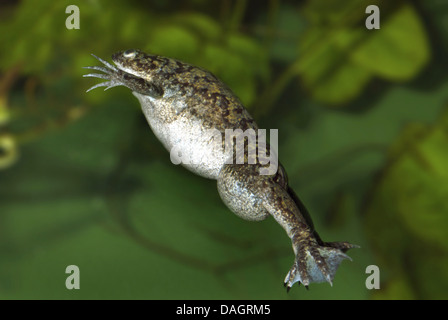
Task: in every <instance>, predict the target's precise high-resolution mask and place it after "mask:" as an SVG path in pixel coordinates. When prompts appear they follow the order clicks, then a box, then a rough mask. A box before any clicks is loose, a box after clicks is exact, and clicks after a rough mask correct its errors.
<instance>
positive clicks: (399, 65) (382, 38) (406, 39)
mask: <svg viewBox="0 0 448 320" xmlns="http://www.w3.org/2000/svg"><path fill="white" fill-rule="evenodd" d="M429 55H430V54H429V44H428V41H427V36H426V33H425V30H424V27H423V24H422V23H421V21H420V19H419V17H418V15H417V13H416V12H415V10H414V8H413V7H412V6H410V5H403V6H402V7H401V8H400V9H399V10H398V11H397V12H395V13H394V14H393V15H392V16H391V17H390V18H389V19H387V20H386V21H383V23H382V24H381V29H380V32H375V31H373V32H372V35H371V36H370V37H368V38H367V40H366V41H365V42H364V43H363V44H362V45H361V46H360V47H358V48H357V49H355V50H353V51H352V53H351V59H352V61H353V62H355V63H356V64H357V66H358V67H359V68H363V69H365V70H369V71H371V72H372V73H374V74H375V75H377V76H380V77H382V78H385V79H388V80H393V81H404V80H410V79H412V78H413V77H414V76H415V75H416V74H417V73H418V72H419V71H420V70H421V69H422V67H423V66H425V64H426V63H427V62H428V60H429Z"/></svg>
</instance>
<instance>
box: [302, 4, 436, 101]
mask: <svg viewBox="0 0 448 320" xmlns="http://www.w3.org/2000/svg"><path fill="white" fill-rule="evenodd" d="M316 3H317V4H318V5H316ZM333 4H334V1H333V2H332V1H330V2H328V3H327V2H325V3H324V2H322V1H320V0H315V1H310V2H309V4H308V5H307V7H306V8H305V10H306V13H307V16H308V17H309V19H310V20H311V22H313V24H311V25H310V26H309V29H308V30H307V31H306V32H305V33H304V38H303V39H302V40H301V45H300V52H301V53H300V55H299V59H298V60H297V62H296V65H297V67H296V70H297V72H298V74H299V75H300V77H301V80H302V82H303V84H304V86H305V88H306V89H307V90H309V91H310V92H311V95H312V96H313V97H314V98H315V99H317V100H319V101H323V102H326V103H329V104H331V105H341V104H343V103H346V102H348V101H350V100H352V99H353V98H355V97H357V96H358V95H359V94H360V93H361V92H362V90H363V89H364V88H365V86H366V85H367V84H368V83H369V80H370V79H371V78H372V77H374V76H378V77H382V78H385V79H387V80H391V81H398V80H399V81H404V80H411V79H412V78H413V77H415V76H416V75H417V74H418V72H419V71H420V70H422V68H423V67H424V66H425V65H426V64H427V62H428V60H429V56H430V55H429V44H428V41H427V36H426V32H425V30H424V27H423V25H422V23H421V22H420V18H419V16H418V15H417V14H416V12H415V10H414V8H413V7H412V6H411V5H408V4H403V5H401V6H399V8H398V9H394V10H393V11H391V12H387V9H384V8H382V11H381V17H382V18H381V29H380V30H367V28H366V27H365V25H364V19H366V17H367V15H365V13H364V10H365V8H364V7H363V5H361V4H360V3H359V2H358V1H356V0H353V1H351V2H350V4H351V5H347V6H340V5H339V4H337V6H335V7H333ZM322 7H324V8H325V10H327V11H324V12H327V13H328V14H327V15H325V13H321V12H317V10H318V9H319V10H321V9H322ZM385 16H387V19H386V18H384V17H385ZM317 17H319V18H317Z"/></svg>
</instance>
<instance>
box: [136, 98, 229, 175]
mask: <svg viewBox="0 0 448 320" xmlns="http://www.w3.org/2000/svg"><path fill="white" fill-rule="evenodd" d="M133 94H134V95H135V96H136V97H137V98H138V99H139V101H140V103H141V106H142V110H143V113H144V114H145V117H146V120H147V121H148V124H149V126H150V127H151V129H152V130H153V132H154V134H155V135H156V137H157V138H158V139H159V140H160V141H161V142H162V144H163V145H164V146H165V148H166V149H167V150H168V151H169V152H170V159H171V161H172V162H173V163H174V164H182V165H183V166H184V167H186V168H187V169H189V170H190V171H192V172H194V173H196V174H198V175H200V176H202V177H205V178H210V179H215V180H216V179H217V178H218V175H219V172H220V171H221V168H222V167H223V166H224V164H225V163H226V161H228V159H233V158H232V157H231V156H232V154H231V151H232V150H230V153H229V152H226V151H225V150H224V148H223V144H222V135H221V133H220V132H219V131H218V130H210V129H206V128H204V127H203V125H202V123H201V122H200V121H199V120H195V119H187V118H186V117H176V119H174V118H173V116H174V115H176V111H180V110H176V106H175V105H174V106H173V105H172V104H170V105H167V104H169V103H171V102H168V101H164V99H163V100H162V99H154V98H151V97H149V96H144V95H141V94H138V93H135V92H134V93H133Z"/></svg>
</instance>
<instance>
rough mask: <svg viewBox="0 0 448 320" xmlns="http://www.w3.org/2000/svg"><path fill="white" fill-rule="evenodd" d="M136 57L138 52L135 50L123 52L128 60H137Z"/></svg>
mask: <svg viewBox="0 0 448 320" xmlns="http://www.w3.org/2000/svg"><path fill="white" fill-rule="evenodd" d="M136 55H137V50H134V49H130V50H126V51H125V52H123V57H125V58H127V59H132V58H135V56H136Z"/></svg>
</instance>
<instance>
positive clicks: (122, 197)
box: [0, 0, 448, 299]
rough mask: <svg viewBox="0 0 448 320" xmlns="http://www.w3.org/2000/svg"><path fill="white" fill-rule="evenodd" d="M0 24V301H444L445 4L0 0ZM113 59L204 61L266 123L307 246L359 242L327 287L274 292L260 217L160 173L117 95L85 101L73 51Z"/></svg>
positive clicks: (211, 189)
mask: <svg viewBox="0 0 448 320" xmlns="http://www.w3.org/2000/svg"><path fill="white" fill-rule="evenodd" d="M70 4H76V5H78V7H79V9H80V29H79V30H68V29H67V28H66V27H65V20H66V19H67V17H68V16H69V14H66V13H65V8H66V7H67V6H68V5H70ZM368 4H376V5H378V6H379V8H380V10H381V29H379V30H370V31H369V30H367V29H366V27H365V19H366V18H367V17H368V15H367V14H366V13H365V8H366V6H367V5H368ZM0 19H1V20H0V21H1V22H0V46H1V48H0V76H1V77H0V298H1V299H106V298H112V299H371V298H380V299H441V298H445V299H446V298H447V297H448V296H447V290H446V288H448V255H447V252H448V245H447V243H448V242H447V240H448V234H447V230H448V113H447V112H446V110H447V108H448V73H447V70H448V68H447V65H448V63H447V59H446V57H447V54H448V24H447V21H448V4H447V3H446V1H441V0H430V1H423V0H419V1H417V0H415V1H393V3H392V4H391V1H374V0H372V1H369V3H366V1H362V0H348V1H337V0H308V1H276V0H271V1H230V0H220V1H201V0H189V1H147V2H144V3H142V2H140V1H114V2H109V1H75V2H73V1H57V2H55V1H49V0H48V1H47V0H41V1H7V2H4V3H2V4H1V5H0ZM129 48H140V49H142V50H144V51H147V52H151V53H156V54H161V55H165V56H170V57H174V58H178V59H181V60H184V61H187V62H190V63H193V64H196V65H199V66H202V67H204V68H206V69H209V70H211V71H212V72H214V73H215V74H216V75H218V76H219V77H220V78H221V79H223V80H224V82H226V83H227V84H228V85H229V86H230V87H231V88H232V89H233V90H234V91H235V93H236V94H237V95H238V96H239V97H240V98H241V99H242V101H243V102H244V104H245V105H246V107H247V108H248V110H249V111H250V113H251V114H252V115H253V116H254V117H255V118H256V120H257V122H258V123H259V125H260V127H262V128H266V129H278V130H279V156H280V161H281V162H282V163H283V165H284V166H285V168H286V170H287V172H288V174H289V178H290V184H291V185H292V187H293V188H294V189H295V190H296V192H297V193H298V194H299V196H300V197H301V199H302V200H303V201H304V202H305V204H306V205H307V207H308V209H309V211H310V213H311V215H312V217H313V219H314V222H315V225H316V228H317V230H318V231H319V233H320V235H321V237H322V238H323V239H324V240H326V241H337V240H345V241H350V242H352V243H356V244H359V245H360V246H361V249H355V250H351V251H350V252H349V255H350V256H351V257H352V258H353V261H352V262H350V261H344V262H343V263H342V264H341V266H340V269H339V270H338V272H337V274H336V277H335V280H334V284H333V287H331V286H330V285H329V284H312V285H311V286H310V290H309V291H306V290H304V288H299V287H294V288H292V290H291V291H290V292H289V294H287V293H286V290H285V289H284V288H283V285H282V281H283V279H284V277H285V275H286V273H287V271H288V270H289V268H290V267H291V264H292V263H293V258H294V257H293V253H292V250H291V244H290V240H289V239H288V238H287V236H286V234H285V232H284V231H283V230H282V229H281V228H280V226H279V225H278V224H277V223H276V222H275V221H274V220H273V219H272V218H268V219H267V220H265V221H263V222H257V223H254V222H247V221H244V220H242V219H240V218H238V217H236V216H235V215H234V214H232V213H231V212H230V211H229V210H228V209H227V208H226V207H225V206H224V204H223V203H222V202H221V200H220V198H219V195H218V193H217V190H216V182H215V181H211V180H206V179H202V178H200V177H197V176H195V175H194V174H192V173H190V172H189V171H187V170H185V169H184V168H182V167H180V166H175V165H173V164H172V163H171V162H170V160H169V153H168V152H167V151H166V150H164V149H163V147H162V146H161V144H160V143H159V142H158V141H157V140H156V138H155V137H154V135H153V134H152V132H151V130H150V129H149V127H148V126H147V124H146V120H145V119H144V117H143V115H142V113H141V111H140V109H139V108H140V106H139V104H138V101H137V100H136V99H135V98H134V97H133V96H132V95H131V93H130V91H129V90H128V89H126V88H124V87H119V88H114V89H111V90H110V91H106V92H103V91H102V90H101V89H96V90H94V91H92V92H89V93H88V94H86V93H85V90H86V89H88V88H89V87H90V86H92V85H93V84H95V83H97V82H98V81H95V80H93V79H86V78H82V75H83V74H85V73H86V72H85V71H86V70H83V69H82V68H81V67H83V66H90V65H97V64H98V62H97V61H96V60H95V59H94V58H93V57H91V56H90V53H94V54H96V55H98V56H100V57H102V58H104V59H106V60H108V61H110V58H109V57H110V55H111V54H113V53H115V52H117V51H119V50H123V49H129ZM72 264H74V265H77V266H79V268H80V272H81V289H80V290H72V291H70V290H67V289H66V287H65V279H66V277H67V276H68V275H67V274H65V268H66V267H67V266H68V265H72ZM372 264H373V265H377V266H378V267H379V268H380V271H381V288H380V289H379V290H367V289H366V286H365V280H366V278H367V276H368V275H367V274H366V273H365V270H366V267H367V266H368V265H372Z"/></svg>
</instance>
